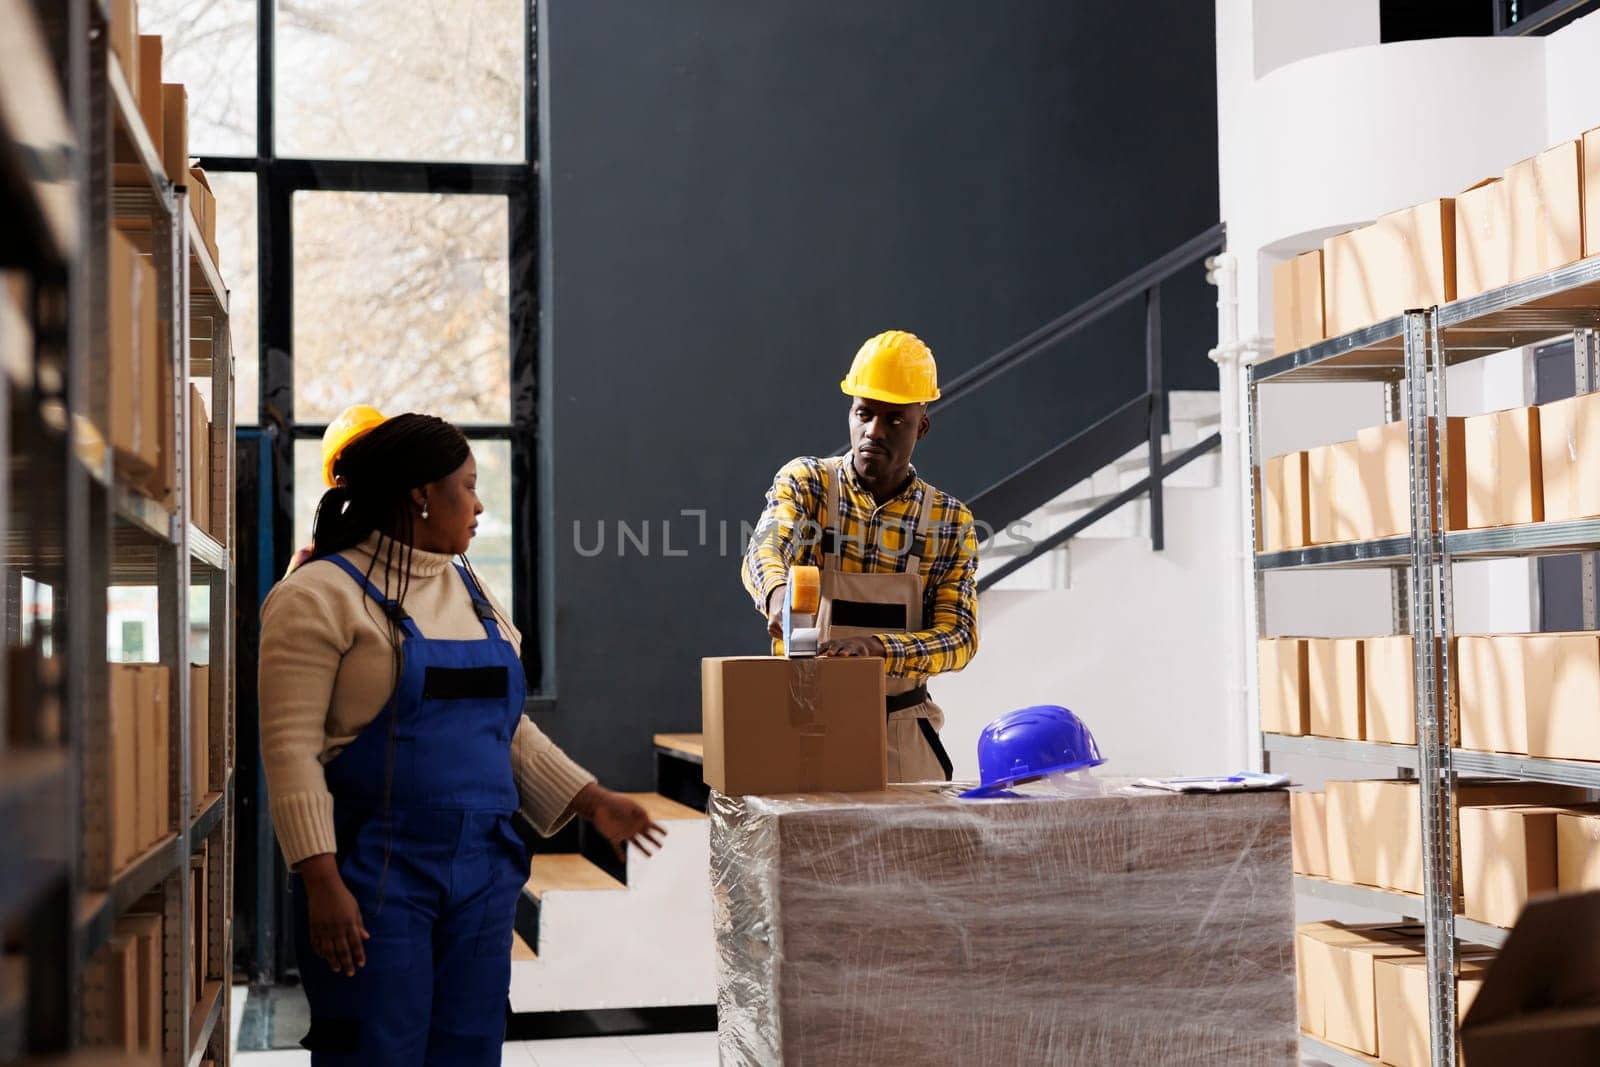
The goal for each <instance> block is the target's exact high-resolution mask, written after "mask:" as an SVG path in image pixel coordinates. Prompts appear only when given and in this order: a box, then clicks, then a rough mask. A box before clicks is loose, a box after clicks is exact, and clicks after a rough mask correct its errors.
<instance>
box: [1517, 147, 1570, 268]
mask: <svg viewBox="0 0 1600 1067" xmlns="http://www.w3.org/2000/svg"><path fill="white" fill-rule="evenodd" d="M1580 152H1581V145H1580V143H1579V142H1578V141H1567V142H1566V143H1564V144H1559V145H1557V146H1555V147H1554V148H1550V149H1546V150H1545V151H1543V152H1541V153H1539V154H1538V155H1536V156H1534V157H1532V158H1530V159H1525V160H1523V161H1522V162H1520V163H1516V164H1514V165H1512V166H1511V167H1510V169H1508V170H1507V171H1506V200H1507V203H1508V204H1509V205H1510V206H1509V213H1510V219H1511V280H1512V281H1514V282H1515V281H1521V280H1522V279H1523V278H1531V277H1532V276H1533V275H1535V274H1543V273H1544V272H1546V271H1550V270H1555V269H1556V268H1557V267H1564V266H1566V265H1567V264H1569V263H1576V262H1577V261H1578V260H1580V259H1582V258H1583V193H1582V180H1583V176H1582V165H1581V159H1580Z"/></svg>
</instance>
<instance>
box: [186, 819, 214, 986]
mask: <svg viewBox="0 0 1600 1067" xmlns="http://www.w3.org/2000/svg"><path fill="white" fill-rule="evenodd" d="M210 853H211V846H210V845H209V844H206V845H201V846H200V852H199V853H198V854H197V855H196V856H195V857H194V858H193V860H191V861H190V866H189V876H190V878H192V879H193V885H192V887H191V889H190V900H191V901H192V902H193V909H194V910H193V914H192V919H193V921H192V922H191V923H190V924H189V926H190V934H191V938H192V940H191V945H192V948H193V952H194V955H193V957H192V962H191V963H190V965H189V971H190V973H191V974H193V975H194V988H193V990H192V992H191V994H190V995H191V996H192V998H193V999H194V1000H196V1001H198V1000H199V999H200V997H201V995H202V994H203V993H204V992H205V987H206V980H207V974H206V972H207V970H208V968H207V965H206V960H207V959H208V956H209V954H208V952H207V949H208V947H209V944H210V942H209V941H208V940H207V939H208V938H209V937H210V931H208V930H207V929H206V920H207V915H208V914H209V912H210V907H211V899H210V897H209V896H207V894H206V890H207V888H208V883H207V881H206V879H207V877H208V874H209V872H208V871H207V869H206V867H207V864H208V862H209V860H210Z"/></svg>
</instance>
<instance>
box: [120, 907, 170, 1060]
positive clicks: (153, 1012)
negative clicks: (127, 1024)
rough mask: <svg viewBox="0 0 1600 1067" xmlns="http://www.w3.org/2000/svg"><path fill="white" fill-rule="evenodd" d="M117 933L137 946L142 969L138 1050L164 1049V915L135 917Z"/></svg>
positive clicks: (123, 924) (139, 915) (140, 972)
mask: <svg viewBox="0 0 1600 1067" xmlns="http://www.w3.org/2000/svg"><path fill="white" fill-rule="evenodd" d="M117 933H118V934H119V935H121V936H123V937H126V938H128V939H129V940H130V941H132V942H133V943H134V945H135V946H136V953H137V955H136V958H137V967H138V978H139V981H138V996H137V999H138V1009H139V1036H138V1047H139V1049H140V1050H141V1051H144V1052H159V1051H160V1049H161V952H162V944H161V916H160V915H152V914H132V915H128V916H126V917H124V918H122V919H119V920H118V921H117Z"/></svg>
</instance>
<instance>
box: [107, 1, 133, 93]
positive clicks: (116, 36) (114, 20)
mask: <svg viewBox="0 0 1600 1067" xmlns="http://www.w3.org/2000/svg"><path fill="white" fill-rule="evenodd" d="M110 44H111V51H112V53H113V54H114V55H115V56H116V57H117V61H118V62H119V63H121V64H122V73H123V75H124V76H125V77H126V78H127V80H128V88H130V89H132V90H133V91H134V92H135V93H138V91H139V4H138V0H111V39H110Z"/></svg>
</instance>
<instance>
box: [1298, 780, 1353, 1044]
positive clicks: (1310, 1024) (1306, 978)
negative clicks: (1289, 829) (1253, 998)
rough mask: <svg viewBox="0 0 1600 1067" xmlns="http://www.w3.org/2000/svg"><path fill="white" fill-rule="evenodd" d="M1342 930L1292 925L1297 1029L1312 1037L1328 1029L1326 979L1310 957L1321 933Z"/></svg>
mask: <svg viewBox="0 0 1600 1067" xmlns="http://www.w3.org/2000/svg"><path fill="white" fill-rule="evenodd" d="M1292 810H1293V809H1291V811H1292ZM1343 929H1344V924H1343V923H1340V922H1314V923H1305V924H1303V925H1301V926H1297V927H1295V938H1294V990H1295V1014H1296V1016H1297V1017H1298V1018H1299V1020H1300V1029H1301V1030H1304V1031H1305V1032H1306V1033H1308V1034H1311V1035H1312V1036H1314V1037H1321V1036H1322V1032H1323V1031H1324V1030H1325V1029H1327V1016H1326V1015H1325V1014H1324V1012H1323V1004H1324V998H1323V996H1322V995H1321V992H1320V990H1321V985H1320V984H1319V983H1323V982H1325V978H1324V977H1323V974H1322V972H1321V971H1316V968H1317V965H1318V962H1319V961H1316V960H1313V959H1312V957H1313V956H1314V955H1315V954H1316V953H1317V952H1318V951H1319V948H1318V946H1319V945H1320V944H1321V939H1322V938H1323V937H1324V936H1326V935H1328V934H1330V933H1331V932H1332V931H1335V930H1343ZM1314 971H1315V977H1314V976H1313V972H1314Z"/></svg>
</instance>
